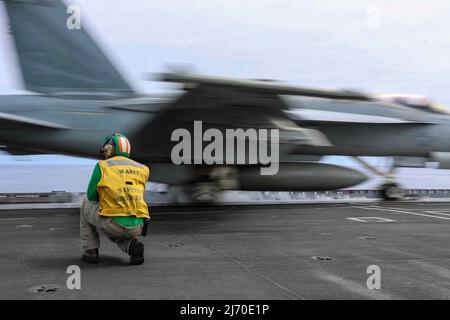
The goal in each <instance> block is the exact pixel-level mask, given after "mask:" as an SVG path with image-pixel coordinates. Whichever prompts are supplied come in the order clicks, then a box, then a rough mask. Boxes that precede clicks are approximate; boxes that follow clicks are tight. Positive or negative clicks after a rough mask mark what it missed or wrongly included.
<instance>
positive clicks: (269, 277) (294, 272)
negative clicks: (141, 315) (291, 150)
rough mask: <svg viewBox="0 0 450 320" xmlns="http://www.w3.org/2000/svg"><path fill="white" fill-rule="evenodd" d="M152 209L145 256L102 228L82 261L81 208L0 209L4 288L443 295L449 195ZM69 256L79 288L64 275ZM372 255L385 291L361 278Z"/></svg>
mask: <svg viewBox="0 0 450 320" xmlns="http://www.w3.org/2000/svg"><path fill="white" fill-rule="evenodd" d="M152 218H153V220H152V223H151V225H150V232H149V236H148V237H147V238H145V239H144V241H145V254H146V263H145V264H144V265H141V266H129V265H128V257H127V256H126V255H125V254H123V253H121V252H120V251H119V249H118V248H117V247H115V245H114V244H112V243H110V242H109V241H108V240H107V239H106V238H105V237H102V247H101V248H100V253H101V262H100V263H99V264H97V265H89V264H86V263H83V262H82V261H81V259H80V253H81V249H80V240H79V236H78V223H79V222H78V221H79V218H78V214H77V210H76V209H73V208H65V209H46V210H37V209H36V210H2V211H0V233H1V235H2V236H1V239H2V241H1V242H0V277H1V281H0V298H1V299H449V298H450V248H449V243H450V202H398V203H381V202H380V203H378V202H371V203H355V202H353V203H336V204H299V205H293V204H289V205H261V206H258V205H251V206H204V207H157V208H152ZM366 218H369V219H366ZM317 256H319V257H330V258H332V260H316V259H314V258H313V257H317ZM70 265H78V266H80V268H81V290H76V289H75V290H69V289H68V288H67V286H66V280H67V277H69V276H70V275H69V274H67V273H66V270H67V268H68V267H69V266H70ZM371 265H376V266H378V267H379V268H380V270H381V289H380V290H376V289H374V290H369V289H368V288H367V286H366V281H367V278H368V277H369V276H370V274H368V273H367V272H366V271H367V268H368V267H369V266H371ZM45 285H48V287H47V288H49V289H50V290H48V292H45V290H44V292H37V293H36V292H31V291H30V288H33V287H36V286H45ZM49 285H54V286H55V288H56V290H52V287H51V286H49ZM44 289H45V287H44ZM38 291H39V290H38Z"/></svg>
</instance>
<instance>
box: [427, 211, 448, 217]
mask: <svg viewBox="0 0 450 320" xmlns="http://www.w3.org/2000/svg"><path fill="white" fill-rule="evenodd" d="M441 211H444V210H429V211H425V212H426V213H431V214H439V215H442V216H447V217H450V213H443V212H441Z"/></svg>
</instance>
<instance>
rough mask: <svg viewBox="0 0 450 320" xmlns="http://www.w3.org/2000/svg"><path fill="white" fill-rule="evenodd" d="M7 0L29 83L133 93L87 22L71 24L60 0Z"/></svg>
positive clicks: (43, 89) (59, 90) (63, 90)
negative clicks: (68, 22) (75, 26)
mask: <svg viewBox="0 0 450 320" xmlns="http://www.w3.org/2000/svg"><path fill="white" fill-rule="evenodd" d="M3 1H4V2H5V5H6V12H7V14H8V18H9V23H10V28H11V33H12V36H13V38H14V42H15V47H16V52H17V57H18V61H19V64H20V68H21V71H22V78H23V81H24V82H25V87H26V89H28V90H31V91H35V92H39V93H43V94H51V95H64V94H73V93H76V94H81V95H89V94H101V95H113V96H116V95H117V96H130V95H134V91H133V89H132V88H131V87H130V86H129V84H128V83H127V82H126V80H125V79H124V78H123V77H122V75H121V74H120V73H119V71H118V70H117V69H116V68H115V67H114V65H113V64H112V63H111V61H110V60H109V59H108V58H107V56H105V54H104V53H103V52H102V50H101V49H100V48H99V47H98V46H97V44H96V43H95V42H94V40H93V39H92V38H91V36H90V35H89V34H88V32H87V31H86V30H85V28H84V25H83V24H82V23H80V26H81V29H77V28H74V29H71V28H69V27H68V24H67V21H68V18H70V16H71V15H70V12H69V13H68V10H67V6H66V5H65V4H64V3H63V2H62V1H61V0H3ZM81 22H82V21H81Z"/></svg>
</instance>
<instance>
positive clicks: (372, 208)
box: [355, 206, 450, 220]
mask: <svg viewBox="0 0 450 320" xmlns="http://www.w3.org/2000/svg"><path fill="white" fill-rule="evenodd" d="M355 207H356V208H360V209H364V210H378V211H388V212H394V213H397V214H401V213H403V214H410V215H414V216H422V217H428V218H435V219H443V220H450V217H442V216H434V215H430V214H423V213H417V212H411V211H406V210H398V209H396V208H389V207H378V206H370V207H363V206H355Z"/></svg>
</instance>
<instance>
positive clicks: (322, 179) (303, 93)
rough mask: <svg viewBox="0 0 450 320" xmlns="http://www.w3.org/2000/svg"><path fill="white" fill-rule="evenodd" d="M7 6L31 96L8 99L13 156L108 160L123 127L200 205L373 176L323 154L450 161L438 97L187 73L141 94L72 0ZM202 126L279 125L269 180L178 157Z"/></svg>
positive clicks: (448, 129) (242, 169) (252, 171)
mask: <svg viewBox="0 0 450 320" xmlns="http://www.w3.org/2000/svg"><path fill="white" fill-rule="evenodd" d="M3 2H4V4H5V7H6V12H7V15H8V18H9V26H10V31H11V35H12V39H13V40H14V44H15V49H16V53H17V58H18V62H19V66H20V70H21V75H22V79H23V82H24V86H25V88H26V89H27V90H29V91H30V92H31V93H32V94H29V95H4V96H2V98H1V100H0V144H1V145H3V147H4V149H5V150H6V151H8V152H10V153H12V154H18V153H20V154H32V153H58V154H68V155H76V156H83V157H90V158H98V157H99V156H100V154H99V145H100V144H101V143H102V142H103V140H104V138H105V137H106V136H108V135H110V134H111V133H113V132H121V133H123V134H125V135H126V136H128V138H129V139H130V141H132V156H133V158H135V159H136V160H137V161H139V162H142V163H146V164H148V165H149V167H150V169H151V176H150V179H151V180H152V181H155V182H161V183H166V184H168V185H171V186H181V187H182V188H183V189H186V190H188V191H189V194H190V195H191V196H192V198H193V199H195V200H200V201H213V200H214V199H216V198H217V195H218V194H220V192H221V191H222V190H257V191H320V190H334V189H339V188H345V187H349V186H352V185H356V184H358V183H360V182H362V181H364V180H366V178H367V177H366V175H365V174H363V173H361V172H358V171H356V170H353V169H350V168H345V167H340V166H337V165H331V164H325V163H319V160H320V158H321V157H322V156H325V155H346V156H353V157H355V158H356V159H358V161H360V162H362V163H364V165H365V166H367V167H368V168H370V169H371V170H372V171H374V172H377V173H379V174H383V173H380V172H378V171H377V170H376V169H375V168H372V167H371V166H370V165H369V164H368V163H366V162H364V160H362V159H361V158H360V156H396V157H403V158H401V159H403V161H405V159H406V158H404V157H408V158H407V159H414V161H413V162H414V163H417V159H420V161H419V162H420V163H425V162H426V161H428V160H430V159H431V160H433V161H437V162H439V163H440V166H441V167H443V168H447V167H450V143H448V142H447V140H446V139H445V137H446V136H448V133H450V126H449V121H450V116H449V115H448V114H447V112H446V111H442V110H438V109H437V108H435V105H434V104H432V103H431V102H429V103H422V104H420V103H419V104H417V103H415V102H414V101H413V103H411V101H410V100H408V99H406V100H405V99H403V100H402V99H400V98H399V97H397V96H395V97H393V96H381V97H377V96H371V95H367V94H362V93H358V92H351V91H345V90H335V91H334V90H320V89H311V88H304V87H297V86H291V85H287V84H283V83H280V82H275V81H261V80H240V79H230V78H221V77H209V76H201V75H195V74H190V73H186V72H181V73H180V72H170V73H166V74H162V75H159V78H158V79H159V80H162V81H169V82H177V83H180V84H181V86H180V90H179V93H177V94H175V95H174V96H170V97H165V98H161V97H157V96H151V95H142V94H139V93H137V92H136V91H135V90H133V88H132V87H131V85H130V84H129V82H128V81H127V80H126V79H125V78H124V77H123V76H122V74H121V73H120V72H119V71H118V70H117V69H116V67H115V66H114V65H113V64H112V62H111V61H110V59H109V58H108V57H107V55H106V54H105V53H104V52H103V51H102V50H101V48H100V47H99V46H98V45H97V44H96V43H95V41H94V40H93V38H92V37H91V36H90V33H89V32H88V30H87V28H86V27H85V26H84V25H83V26H82V28H69V27H68V25H67V19H68V14H67V12H68V11H67V6H66V4H64V3H63V2H62V1H60V0H26V1H25V0H3ZM198 122H201V123H202V126H203V128H204V129H208V128H214V129H216V130H219V131H220V132H225V131H226V130H229V129H242V130H246V129H255V130H260V129H276V130H279V141H278V144H277V149H278V150H279V157H278V159H277V162H278V163H277V166H278V170H277V173H276V174H274V175H261V173H260V167H261V166H260V165H255V164H251V163H245V162H244V163H239V162H237V164H236V163H234V164H229V163H225V162H224V163H219V164H218V163H215V164H208V161H205V159H202V161H200V162H199V161H198V159H194V155H193V154H192V155H191V154H190V155H188V157H189V158H192V159H191V160H192V161H188V162H187V163H184V164H175V163H174V161H173V154H172V151H173V148H174V146H175V145H176V143H177V142H176V141H174V140H173V133H174V131H175V130H177V129H180V128H184V129H186V130H187V131H188V132H190V133H192V134H194V133H195V132H194V131H195V124H196V123H198ZM258 139H262V138H261V137H258ZM266 139H267V137H266ZM203 143H204V141H202V145H201V146H203ZM227 152H230V150H228V149H226V150H225V154H224V157H226V156H227V155H226V153H227ZM249 153H251V150H250V149H248V152H247V151H246V155H245V156H244V158H246V157H248V156H250V155H249ZM398 159H400V158H398ZM407 162H411V160H408V161H407ZM397 163H398V161H397ZM383 175H385V176H386V177H387V178H386V179H387V180H386V183H385V184H384V185H383V186H382V187H381V188H382V190H383V195H384V196H385V198H389V199H394V198H397V197H398V196H399V194H401V189H400V188H399V187H398V185H397V183H396V182H395V180H394V179H393V178H392V177H391V175H390V174H383Z"/></svg>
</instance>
